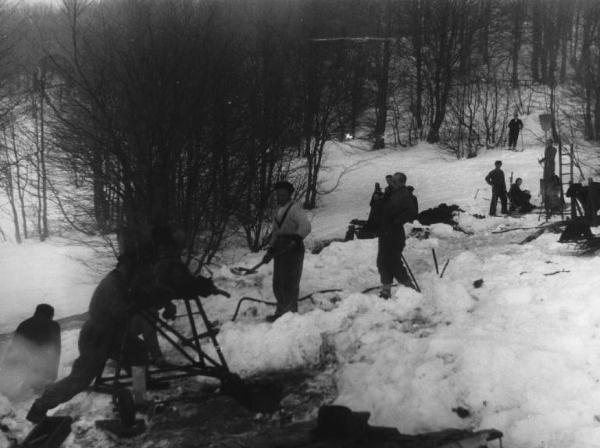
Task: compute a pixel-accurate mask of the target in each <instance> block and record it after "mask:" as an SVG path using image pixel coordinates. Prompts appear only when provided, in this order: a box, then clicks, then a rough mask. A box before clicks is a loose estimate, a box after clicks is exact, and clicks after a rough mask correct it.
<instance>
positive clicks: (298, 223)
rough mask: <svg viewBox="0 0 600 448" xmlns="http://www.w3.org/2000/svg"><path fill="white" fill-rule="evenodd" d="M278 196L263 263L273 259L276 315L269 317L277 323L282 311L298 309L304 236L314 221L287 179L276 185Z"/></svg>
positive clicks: (270, 320) (268, 318)
mask: <svg viewBox="0 0 600 448" xmlns="http://www.w3.org/2000/svg"><path fill="white" fill-rule="evenodd" d="M274 191H275V193H276V195H277V205H278V207H277V211H276V213H275V217H274V219H273V229H272V235H271V241H270V243H269V248H268V250H267V253H266V254H265V256H264V257H263V262H264V263H268V262H269V261H271V260H272V259H273V260H274V265H273V294H274V295H275V299H276V300H277V309H276V311H275V314H273V315H271V316H268V317H267V320H268V321H269V322H273V321H275V320H276V319H278V318H279V317H280V316H281V315H282V314H284V313H287V312H288V311H290V312H294V313H295V312H297V311H298V296H299V293H300V277H301V276H302V263H303V262H304V242H303V240H304V238H306V236H307V235H308V234H309V233H310V222H309V221H308V218H307V216H306V213H305V212H304V210H303V209H302V207H301V206H300V205H299V204H297V203H295V202H294V201H293V199H292V194H293V193H294V186H293V185H292V184H291V183H289V182H287V181H281V182H277V183H276V184H275V186H274Z"/></svg>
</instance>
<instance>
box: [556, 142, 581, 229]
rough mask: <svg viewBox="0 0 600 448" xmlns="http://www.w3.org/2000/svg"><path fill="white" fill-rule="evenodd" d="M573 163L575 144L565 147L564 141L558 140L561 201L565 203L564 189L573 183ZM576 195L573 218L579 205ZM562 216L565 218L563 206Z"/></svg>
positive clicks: (572, 202)
mask: <svg viewBox="0 0 600 448" xmlns="http://www.w3.org/2000/svg"><path fill="white" fill-rule="evenodd" d="M573 164H574V152H573V144H571V145H569V148H565V147H563V145H562V143H561V142H560V140H559V142H558V177H559V179H560V202H561V204H564V203H565V197H564V194H565V193H564V191H565V188H564V187H565V185H566V186H567V188H569V186H570V185H571V184H572V183H573ZM575 201H576V199H575V197H574V196H572V197H571V219H575V218H576V217H577V205H576V203H575ZM560 217H561V219H564V210H563V208H562V207H561V209H560Z"/></svg>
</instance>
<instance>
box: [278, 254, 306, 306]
mask: <svg viewBox="0 0 600 448" xmlns="http://www.w3.org/2000/svg"><path fill="white" fill-rule="evenodd" d="M303 263H304V244H302V243H299V244H298V246H297V247H295V248H294V249H292V250H290V251H287V252H284V253H283V254H281V255H277V256H276V257H275V258H274V263H273V294H274V295H275V299H277V311H276V314H283V313H287V312H288V311H292V312H294V313H295V312H297V311H298V296H299V295H300V278H301V277H302V264H303Z"/></svg>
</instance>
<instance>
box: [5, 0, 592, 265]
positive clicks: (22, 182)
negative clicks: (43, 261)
mask: <svg viewBox="0 0 600 448" xmlns="http://www.w3.org/2000/svg"><path fill="white" fill-rule="evenodd" d="M599 19H600V6H598V5H597V4H596V2H595V1H593V0H577V1H570V0H549V1H543V0H505V1H500V0H497V1H492V0H252V1H250V0H102V1H88V0H63V2H62V5H61V6H60V7H59V8H50V7H41V6H39V5H38V6H26V5H25V6H24V5H18V6H12V7H9V6H8V4H5V5H4V6H3V7H2V8H0V30H2V33H0V67H1V69H0V132H1V135H0V172H1V173H2V174H1V175H0V184H1V186H2V188H3V190H4V191H5V193H6V196H7V198H8V202H7V207H5V208H6V210H7V213H8V214H9V215H10V216H11V218H12V221H13V223H14V234H15V239H16V240H17V241H20V240H21V239H23V238H28V237H31V236H36V237H39V238H40V239H42V240H43V239H45V238H47V237H48V236H49V235H50V233H51V230H53V231H57V230H58V229H57V228H56V223H57V222H58V221H63V222H67V223H68V224H69V225H70V226H71V227H75V228H76V229H78V230H80V231H82V232H86V233H90V234H94V233H101V234H111V233H114V232H115V231H117V230H119V231H121V232H127V231H129V232H130V233H131V234H140V233H142V234H143V233H148V232H149V229H150V228H151V227H152V226H153V225H157V224H168V223H170V224H175V225H177V226H178V227H180V228H181V229H182V230H184V233H185V235H186V238H187V241H186V244H187V247H188V249H189V253H190V254H192V253H194V254H196V256H197V257H198V259H199V260H200V263H206V262H209V261H210V260H211V258H212V257H213V256H214V254H215V253H216V252H217V250H218V249H219V248H220V247H221V246H222V245H223V243H224V242H226V241H227V240H228V239H229V238H231V237H234V236H240V235H241V236H242V237H243V238H244V239H245V241H246V243H247V245H248V247H249V248H250V249H251V250H259V249H260V248H261V247H263V246H264V244H265V240H266V238H267V237H268V228H269V225H268V216H269V214H270V210H271V207H272V203H271V198H270V191H271V187H272V185H273V183H274V182H276V181H277V180H279V179H281V178H284V177H285V178H289V179H291V180H292V181H293V182H294V184H295V185H296V186H297V196H298V199H299V200H301V201H302V202H303V204H304V206H305V207H306V208H309V209H310V208H314V207H316V206H317V205H318V198H319V194H320V193H321V190H320V174H321V167H322V164H323V161H324V156H325V148H326V145H327V142H329V141H332V140H339V141H342V140H346V139H349V138H352V139H358V138H360V139H363V140H367V141H369V142H371V144H372V148H373V149H379V148H383V147H385V146H388V145H390V144H393V145H402V146H407V145H413V144H415V143H416V142H418V141H420V140H426V141H428V142H430V143H439V144H441V145H444V146H446V147H448V148H449V149H450V150H452V151H454V153H455V154H456V155H457V157H472V156H475V155H476V154H477V151H478V150H479V149H481V148H490V147H495V146H497V145H502V144H504V140H505V138H506V124H507V121H508V117H510V116H512V113H513V112H514V111H515V110H521V111H523V105H522V103H520V101H519V100H516V99H520V98H522V94H523V91H524V90H526V89H531V88H532V87H533V86H536V85H547V86H551V87H552V88H555V87H556V86H566V87H568V88H569V92H570V95H571V96H572V98H574V99H576V101H577V104H578V105H579V106H580V108H581V114H579V115H578V120H577V123H576V125H577V126H578V128H580V131H581V132H582V134H583V135H584V136H585V137H586V138H588V139H592V140H597V139H598V132H599V131H600V93H599V92H600V89H599V88H598V82H599V80H598V76H597V73H598V68H599V64H600V52H599V51H598V48H600V46H599V45H597V44H598V42H599V40H600V36H599V35H598V33H599V31H598V29H599V27H598V24H599V23H600V22H599ZM55 210H58V211H59V212H60V220H59V219H58V218H57V217H56V216H53V213H56V212H53V211H55ZM51 228H52V229H51ZM126 229H128V230H126ZM134 240H135V238H134Z"/></svg>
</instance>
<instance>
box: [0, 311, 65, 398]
mask: <svg viewBox="0 0 600 448" xmlns="http://www.w3.org/2000/svg"><path fill="white" fill-rule="evenodd" d="M53 318H54V308H53V307H52V306H51V305H48V304H45V303H42V304H40V305H38V306H37V307H36V309H35V313H34V314H33V316H32V317H30V318H29V319H26V320H24V321H23V322H22V323H21V324H19V326H18V327H17V329H16V331H15V334H14V336H13V340H12V342H11V344H10V346H9V347H8V350H7V351H6V354H5V356H4V359H3V362H2V366H1V367H0V378H1V379H0V391H2V393H3V394H4V395H7V396H9V397H12V398H19V397H22V396H23V395H27V394H29V393H35V392H37V391H39V390H41V389H42V388H44V387H45V386H46V385H48V384H50V383H52V382H54V381H55V380H56V377H57V375H58V364H59V361H60V350H61V345H60V325H59V324H58V322H55V321H54V320H53Z"/></svg>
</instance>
